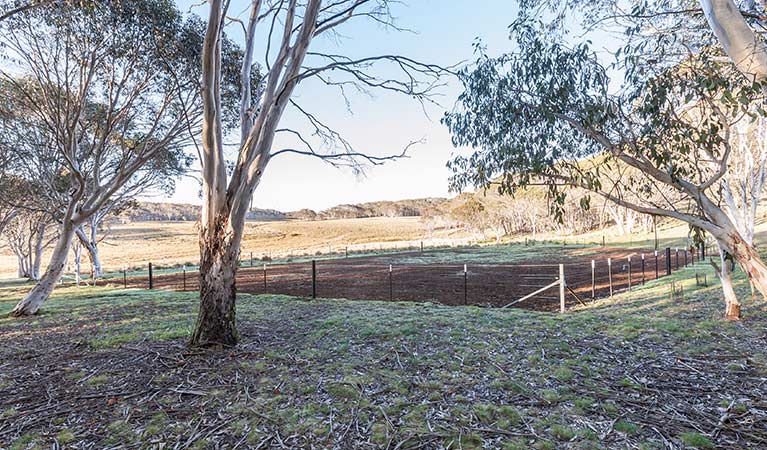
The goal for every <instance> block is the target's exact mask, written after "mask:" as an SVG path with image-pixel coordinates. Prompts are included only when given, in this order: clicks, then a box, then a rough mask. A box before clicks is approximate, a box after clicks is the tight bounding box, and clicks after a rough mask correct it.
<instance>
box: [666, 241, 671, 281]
mask: <svg viewBox="0 0 767 450" xmlns="http://www.w3.org/2000/svg"><path fill="white" fill-rule="evenodd" d="M666 275H671V247H666Z"/></svg>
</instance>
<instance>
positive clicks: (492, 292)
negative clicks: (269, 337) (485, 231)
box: [99, 248, 695, 312]
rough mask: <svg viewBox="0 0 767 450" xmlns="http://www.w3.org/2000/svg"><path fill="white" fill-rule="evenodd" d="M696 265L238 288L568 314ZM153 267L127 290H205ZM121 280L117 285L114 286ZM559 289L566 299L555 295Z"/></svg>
mask: <svg viewBox="0 0 767 450" xmlns="http://www.w3.org/2000/svg"><path fill="white" fill-rule="evenodd" d="M647 254H649V255H650V257H649V258H648V257H646V255H647ZM637 256H638V257H637ZM648 259H649V261H647V260H648ZM653 260H654V261H653ZM646 262H648V263H649V264H646ZM694 262H695V255H694V254H688V251H687V250H684V249H683V250H681V251H678V250H676V249H675V250H674V253H673V256H672V253H671V249H670V248H668V249H665V251H664V252H662V253H660V252H650V253H645V252H633V253H631V254H629V255H626V256H623V257H621V258H614V257H613V256H610V257H608V258H606V259H605V260H602V259H591V260H590V261H589V259H587V258H584V259H583V260H581V261H570V262H566V263H563V264H512V263H503V264H487V263H484V264H468V263H467V264H399V265H397V264H393V263H388V264H372V263H369V262H365V263H364V264H355V263H354V261H352V260H349V261H342V262H339V261H338V260H328V261H318V260H312V261H309V262H307V263H291V264H266V263H263V264H260V267H249V266H247V267H243V268H241V269H240V270H239V271H238V276H237V285H238V290H239V291H240V292H245V293H253V294H287V295H294V296H299V297H308V298H318V297H324V298H350V299H371V300H373V299H376V300H390V301H433V302H440V303H445V304H450V305H468V304H478V305H487V306H498V307H505V306H511V305H514V306H520V307H526V308H532V309H545V310H552V311H554V310H559V311H560V312H563V311H564V310H565V309H567V308H568V307H569V306H573V305H576V304H578V303H583V302H584V301H583V299H584V298H591V299H596V298H601V297H609V296H612V295H614V294H615V292H617V291H620V290H624V289H632V288H633V287H635V286H637V285H639V284H644V283H645V282H648V281H651V280H653V279H654V278H657V277H660V276H662V275H668V274H670V273H671V271H672V270H679V269H681V268H683V267H686V266H687V265H688V264H691V263H692V264H694ZM589 263H590V264H589ZM661 263H663V266H665V267H664V268H665V269H666V270H665V271H664V272H665V273H664V274H661V273H657V275H656V276H655V277H653V276H652V275H653V274H652V271H651V270H647V267H646V266H647V265H649V266H653V265H654V267H653V268H655V267H660V266H661ZM149 267H150V269H149V271H148V273H147V274H146V275H144V276H138V277H128V274H127V272H126V271H123V273H122V280H120V281H122V285H123V286H124V287H126V288H127V287H139V288H147V287H148V288H149V289H154V288H162V289H173V290H183V291H186V290H188V289H193V290H194V289H197V288H198V286H199V276H198V272H197V270H196V268H192V269H191V270H187V267H186V266H184V267H183V268H182V270H181V271H180V272H175V271H174V272H170V271H168V270H165V271H163V270H157V269H156V268H154V266H153V265H152V264H151V263H150V265H149ZM114 280H115V279H114V278H112V282H114ZM108 282H110V280H109V279H106V280H99V283H101V284H105V283H108ZM557 286H558V287H559V289H558V290H559V292H558V293H555V292H554V291H555V288H557ZM557 294H558V295H557Z"/></svg>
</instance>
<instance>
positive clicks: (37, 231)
mask: <svg viewBox="0 0 767 450" xmlns="http://www.w3.org/2000/svg"><path fill="white" fill-rule="evenodd" d="M51 228H53V229H54V231H55V226H54V225H53V223H52V222H51V220H50V218H49V217H47V214H46V213H40V212H31V211H27V210H20V211H19V213H18V214H17V215H16V216H15V217H14V219H13V220H11V221H10V223H9V224H8V226H7V227H6V229H5V230H4V231H3V236H4V237H5V240H6V243H7V245H8V247H9V248H10V249H11V251H12V252H13V254H14V255H15V256H16V260H17V263H18V276H19V278H28V279H30V280H38V279H40V267H41V264H42V258H43V251H44V250H45V249H46V248H47V247H48V246H50V244H51V243H52V242H53V240H55V239H56V236H55V235H54V236H53V237H51V236H50V231H51Z"/></svg>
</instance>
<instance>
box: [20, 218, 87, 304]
mask: <svg viewBox="0 0 767 450" xmlns="http://www.w3.org/2000/svg"><path fill="white" fill-rule="evenodd" d="M74 234H75V227H74V225H73V224H72V222H71V221H70V220H66V221H65V222H64V224H63V225H62V226H61V232H60V233H59V239H58V242H56V247H54V249H53V254H52V255H51V262H50V263H49V264H48V269H46V271H45V273H43V275H42V276H41V277H40V280H39V281H38V282H37V284H36V285H35V287H33V288H32V290H31V291H29V293H28V294H27V295H26V297H24V298H23V299H22V300H21V301H20V302H19V303H18V304H17V305H16V307H15V308H14V309H13V311H11V315H13V316H16V317H18V316H31V315H33V314H37V311H38V310H39V309H40V307H41V306H42V305H43V303H44V302H45V300H47V299H48V297H49V296H50V295H51V292H53V288H54V287H55V286H56V282H58V281H59V278H61V275H62V274H63V272H64V266H65V265H66V263H67V255H68V254H69V247H70V246H71V245H72V239H73V238H74Z"/></svg>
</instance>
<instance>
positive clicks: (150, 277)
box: [149, 263, 154, 289]
mask: <svg viewBox="0 0 767 450" xmlns="http://www.w3.org/2000/svg"><path fill="white" fill-rule="evenodd" d="M152 288H154V280H153V279H152V263H149V289H152Z"/></svg>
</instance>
